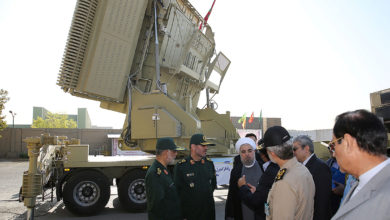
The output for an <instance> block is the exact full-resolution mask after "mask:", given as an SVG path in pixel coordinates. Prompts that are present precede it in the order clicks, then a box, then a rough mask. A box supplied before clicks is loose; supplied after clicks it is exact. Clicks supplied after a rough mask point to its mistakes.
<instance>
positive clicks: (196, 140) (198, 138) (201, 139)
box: [190, 134, 215, 146]
mask: <svg viewBox="0 0 390 220" xmlns="http://www.w3.org/2000/svg"><path fill="white" fill-rule="evenodd" d="M191 144H195V145H207V146H215V144H213V143H210V142H207V140H206V137H205V136H204V135H203V134H194V135H192V137H191V140H190V145H191Z"/></svg>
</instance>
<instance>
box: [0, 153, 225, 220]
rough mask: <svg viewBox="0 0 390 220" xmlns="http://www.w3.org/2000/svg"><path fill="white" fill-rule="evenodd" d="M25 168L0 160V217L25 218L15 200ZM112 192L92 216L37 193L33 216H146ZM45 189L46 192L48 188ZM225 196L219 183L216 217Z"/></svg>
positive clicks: (98, 219) (220, 213) (221, 211)
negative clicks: (125, 206) (125, 207)
mask: <svg viewBox="0 0 390 220" xmlns="http://www.w3.org/2000/svg"><path fill="white" fill-rule="evenodd" d="M27 169H28V162H27V161H20V160H15V161H9V160H0V176H1V178H0V220H6V219H7V220H8V219H26V208H25V207H24V205H23V203H19V202H18V194H19V189H20V186H21V184H22V174H23V171H25V170H27ZM116 192H117V190H116V187H115V186H112V187H111V197H110V200H109V202H108V204H107V206H106V208H105V209H104V210H103V211H102V212H101V213H100V214H99V215H97V216H93V217H78V216H75V215H73V214H72V213H70V212H68V211H67V210H66V209H65V206H64V204H63V203H62V201H60V202H56V201H54V202H50V195H47V199H46V200H45V201H44V202H42V201H41V197H40V196H39V197H38V199H37V200H38V201H37V203H38V205H37V208H36V210H35V219H39V220H44V219H62V220H65V219H72V220H76V219H94V220H103V219H115V220H122V219H134V220H143V219H147V215H146V213H128V212H125V211H123V210H122V209H121V208H120V205H119V200H118V195H117V193H116ZM46 193H50V191H48V192H46ZM54 197H55V196H54ZM226 197H227V189H226V188H223V187H220V188H218V189H217V190H216V191H215V192H214V198H215V201H216V214H217V220H222V219H224V210H225V200H226ZM54 200H55V198H54Z"/></svg>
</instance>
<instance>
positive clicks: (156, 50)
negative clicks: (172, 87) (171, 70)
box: [154, 0, 161, 90]
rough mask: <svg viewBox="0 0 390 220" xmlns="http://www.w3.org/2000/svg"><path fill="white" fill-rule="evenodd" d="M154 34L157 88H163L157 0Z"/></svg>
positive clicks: (155, 2) (155, 0)
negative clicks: (161, 84)
mask: <svg viewBox="0 0 390 220" xmlns="http://www.w3.org/2000/svg"><path fill="white" fill-rule="evenodd" d="M154 34H155V37H154V39H155V42H154V43H155V57H156V86H157V89H159V90H161V88H160V57H159V54H160V52H159V50H158V47H159V46H158V28H157V0H154Z"/></svg>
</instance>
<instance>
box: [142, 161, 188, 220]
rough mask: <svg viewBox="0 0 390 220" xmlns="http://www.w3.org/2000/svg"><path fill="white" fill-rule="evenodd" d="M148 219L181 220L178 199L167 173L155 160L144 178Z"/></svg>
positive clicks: (169, 175) (170, 177)
mask: <svg viewBox="0 0 390 220" xmlns="http://www.w3.org/2000/svg"><path fill="white" fill-rule="evenodd" d="M145 182H146V185H145V187H146V198H147V211H148V219H156V220H167V219H170V220H176V219H182V217H181V208H180V198H179V195H178V193H177V189H176V186H175V184H174V182H173V180H172V176H171V174H170V173H169V171H168V170H167V169H166V168H165V167H164V166H163V165H162V164H161V163H160V162H158V161H157V160H155V161H154V162H153V164H152V166H151V167H150V168H149V169H148V172H147V173H146V177H145Z"/></svg>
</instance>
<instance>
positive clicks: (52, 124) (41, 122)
mask: <svg viewBox="0 0 390 220" xmlns="http://www.w3.org/2000/svg"><path fill="white" fill-rule="evenodd" d="M31 127H32V128H77V123H76V122H75V121H74V120H73V119H68V116H67V115H63V114H57V113H50V112H48V113H47V115H46V119H43V118H41V117H39V116H38V118H37V119H36V120H34V122H33V124H32V125H31Z"/></svg>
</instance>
